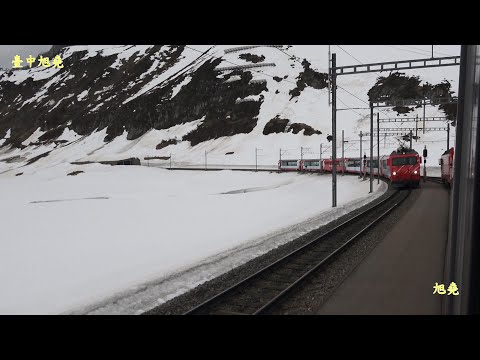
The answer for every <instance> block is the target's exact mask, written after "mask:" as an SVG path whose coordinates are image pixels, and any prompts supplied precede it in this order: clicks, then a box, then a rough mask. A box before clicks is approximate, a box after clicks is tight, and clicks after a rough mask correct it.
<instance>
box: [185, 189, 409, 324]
mask: <svg viewBox="0 0 480 360" xmlns="http://www.w3.org/2000/svg"><path fill="white" fill-rule="evenodd" d="M409 194H410V190H408V191H399V190H397V191H395V192H393V193H392V194H391V195H390V196H389V197H387V198H386V199H384V200H383V201H381V202H379V203H378V204H376V205H374V206H373V207H371V208H369V209H367V210H365V211H363V212H361V213H359V214H358V215H356V216H354V217H353V218H351V219H349V220H347V221H345V222H343V223H342V224H340V225H338V226H336V227H335V228H333V229H331V230H329V231H327V232H326V233H324V234H323V235H321V236H320V237H318V238H316V239H315V240H313V241H311V242H309V243H307V244H305V245H304V246H302V247H300V248H299V249H297V250H295V251H293V252H291V253H289V254H287V255H286V256H284V257H282V258H281V259H279V260H277V261H275V262H274V263H272V264H270V265H268V266H266V267H264V268H263V269H261V270H259V271H257V272H256V273H255V274H253V275H251V276H249V277H247V278H246V279H243V280H242V281H240V282H238V283H236V284H234V285H233V286H231V287H229V288H228V289H226V290H224V291H222V292H221V293H219V294H217V295H215V296H214V297H212V298H210V299H208V300H206V301H205V302H203V303H201V304H200V305H197V306H196V307H194V308H192V309H190V310H189V311H187V312H186V313H185V314H184V315H260V314H267V313H268V312H269V311H270V310H271V309H273V308H274V307H275V305H276V304H277V303H279V302H280V301H281V300H283V299H284V298H285V297H286V296H287V295H288V294H289V293H290V292H291V291H292V290H293V289H295V288H296V287H297V286H298V285H299V284H300V283H302V282H303V281H304V280H305V279H306V278H308V277H309V275H310V274H312V273H313V272H314V271H320V270H321V268H322V267H323V266H324V265H326V264H327V263H329V262H330V261H332V260H333V259H334V258H335V257H336V256H338V255H339V254H340V253H341V252H342V250H344V249H345V248H346V247H348V246H349V245H350V244H352V243H353V242H354V241H355V240H356V239H357V238H359V237H360V236H361V235H362V234H364V233H366V232H367V231H369V230H370V229H371V228H372V227H373V226H374V225H375V224H376V223H378V222H379V221H380V220H381V219H383V218H384V217H385V216H386V215H387V214H388V213H390V212H391V211H392V210H393V209H395V208H396V207H397V206H398V205H400V204H401V203H402V202H403V201H404V200H405V199H406V198H407V197H408V195H409Z"/></svg>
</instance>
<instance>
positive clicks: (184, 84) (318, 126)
mask: <svg viewBox="0 0 480 360" xmlns="http://www.w3.org/2000/svg"><path fill="white" fill-rule="evenodd" d="M429 49H430V47H429V46H418V45H416V46H414V47H412V46H403V45H402V46H341V47H338V46H335V45H333V46H332V51H333V52H336V53H337V60H338V61H337V63H338V65H339V66H342V65H351V64H358V63H359V62H360V61H361V62H362V63H368V62H380V61H392V60H398V59H418V58H429V57H430V50H429ZM54 50H55V51H57V50H58V54H59V55H60V56H61V58H62V60H63V64H64V67H63V68H62V69H58V68H53V67H50V68H43V67H32V68H31V69H29V68H24V69H19V70H8V71H7V70H0V173H4V174H7V175H8V174H11V175H12V176H13V175H15V174H16V173H18V172H19V171H17V170H18V169H19V168H21V169H22V170H21V171H22V172H24V173H25V172H26V173H28V172H29V171H35V169H36V168H38V167H45V166H51V165H52V164H55V163H60V162H86V161H108V160H120V159H125V158H131V157H136V158H139V159H140V161H142V162H143V161H144V159H145V157H157V158H159V159H158V160H156V161H157V162H158V163H159V164H160V163H162V162H166V159H169V158H170V156H172V158H173V160H174V161H175V163H176V164H203V163H204V161H205V157H206V156H208V162H209V164H220V165H234V164H236V165H251V164H254V163H255V149H256V148H257V150H259V151H257V153H258V163H259V164H260V165H275V164H276V163H277V161H278V159H279V156H280V152H281V153H282V157H283V158H299V157H300V156H301V154H300V153H301V152H302V156H303V157H304V158H307V157H318V155H319V152H320V145H321V144H322V151H323V153H322V157H329V156H330V155H331V148H330V146H331V142H330V141H329V135H331V108H330V106H329V104H328V89H327V80H328V79H327V75H326V73H327V70H328V55H327V54H328V46H321V45H318V46H317V45H310V46H309V45H302V46H297V45H295V46H291V45H288V46H287V45H283V46H282V45H263V46H259V45H250V46H249V45H150V46H148V45H118V46H113V45H103V46H102V45H94V46H93V45H92V46H66V47H62V46H58V47H57V48H54V49H52V50H51V51H50V52H49V53H48V55H50V56H52V57H53V56H54V55H55V54H53V52H55V51H54ZM436 51H437V55H442V56H443V55H458V54H459V46H443V47H437V49H436ZM458 71H459V69H458V67H457V66H452V67H443V68H433V69H417V70H409V71H405V74H406V75H408V76H413V75H416V76H418V77H419V83H420V85H419V86H424V88H425V85H426V84H427V83H428V84H431V85H433V87H435V85H438V84H441V83H442V82H443V83H445V80H446V81H447V82H448V84H449V85H451V90H452V91H453V92H454V95H455V94H456V92H457V91H456V90H457V86H458V81H457V79H458ZM388 75H389V74H388V73H385V74H358V75H354V76H353V75H350V76H340V77H339V78H338V86H339V88H338V107H339V108H344V109H345V108H353V109H350V110H342V111H339V112H338V115H337V119H338V123H337V136H338V139H339V140H341V132H342V130H344V131H345V140H346V141H348V143H346V144H345V154H346V156H358V155H359V142H358V133H359V132H360V131H361V130H362V131H364V132H366V131H369V130H370V127H369V110H368V109H367V107H368V105H367V102H368V100H369V97H368V92H369V91H370V90H371V89H372V87H373V86H374V85H375V84H376V82H377V78H378V77H379V76H388ZM427 86H428V85H427ZM422 89H423V88H422ZM428 89H430V90H431V89H432V87H431V86H430V87H429V88H428ZM377 95H378V94H377ZM384 95H385V94H384ZM417 114H418V115H419V117H422V116H423V109H422V108H418V109H413V110H412V111H410V112H408V113H406V114H398V113H397V112H395V111H393V110H392V109H390V108H384V109H381V113H380V115H381V118H387V117H388V118H396V117H400V116H407V115H408V117H415V116H416V115H417ZM426 116H445V112H444V111H443V110H441V109H439V108H438V106H437V107H431V106H427V108H426ZM382 126H383V127H390V128H406V127H412V126H413V127H415V123H399V122H396V123H393V122H392V123H384V124H382ZM419 126H421V124H419ZM444 126H446V122H435V123H427V127H444ZM450 135H451V141H450V146H453V145H454V142H453V140H454V135H455V131H454V128H453V127H452V131H451V133H450ZM419 137H420V139H419V141H418V142H415V141H414V148H416V149H417V150H418V151H419V152H420V150H421V149H423V147H424V146H425V145H427V148H428V149H429V150H430V151H429V159H430V160H429V162H430V163H431V165H434V164H436V162H437V160H436V159H437V158H438V157H439V156H440V155H441V153H443V151H444V150H445V149H446V133H445V132H443V131H440V132H426V133H425V134H423V133H421V132H420V133H419ZM397 139H400V140H401V136H385V137H381V142H380V145H381V149H380V150H381V152H382V153H390V152H391V151H392V150H394V149H395V148H396V147H397V146H398V144H399V140H397ZM376 141H377V140H375V144H376ZM337 146H338V148H337V154H339V156H340V154H341V142H340V141H338V142H337ZM363 149H364V151H367V154H368V151H369V142H368V141H367V140H366V139H365V138H364V143H363ZM171 154H172V155H171ZM161 159H163V160H161Z"/></svg>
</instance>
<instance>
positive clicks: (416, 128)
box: [415, 114, 418, 142]
mask: <svg viewBox="0 0 480 360" xmlns="http://www.w3.org/2000/svg"><path fill="white" fill-rule="evenodd" d="M417 141H418V114H417V116H416V117H415V142H417Z"/></svg>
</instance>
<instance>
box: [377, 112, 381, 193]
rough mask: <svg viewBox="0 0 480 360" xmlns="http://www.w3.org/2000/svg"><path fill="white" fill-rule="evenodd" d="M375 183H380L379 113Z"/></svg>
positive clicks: (378, 118)
mask: <svg viewBox="0 0 480 360" xmlns="http://www.w3.org/2000/svg"><path fill="white" fill-rule="evenodd" d="M377 171H378V172H377V178H378V182H377V184H380V113H377Z"/></svg>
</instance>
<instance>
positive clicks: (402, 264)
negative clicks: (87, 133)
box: [317, 181, 449, 315]
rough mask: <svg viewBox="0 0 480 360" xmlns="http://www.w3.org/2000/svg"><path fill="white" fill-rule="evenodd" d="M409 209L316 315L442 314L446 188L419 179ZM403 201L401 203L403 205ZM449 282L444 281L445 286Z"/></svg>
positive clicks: (446, 222)
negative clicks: (439, 287) (440, 287)
mask: <svg viewBox="0 0 480 360" xmlns="http://www.w3.org/2000/svg"><path fill="white" fill-rule="evenodd" d="M414 191H419V193H418V194H417V195H416V199H415V201H414V202H413V204H411V205H410V207H409V208H408V211H406V212H405V213H404V214H402V215H401V216H400V217H399V219H398V221H396V222H395V223H394V225H393V227H392V228H391V229H390V231H388V232H386V233H385V234H384V237H383V239H382V240H381V241H380V243H379V244H378V245H377V246H376V247H375V248H374V249H373V250H372V252H371V253H370V254H369V255H368V256H367V257H366V258H365V259H364V260H363V261H362V262H361V263H360V264H359V265H358V266H357V267H356V268H355V269H354V270H353V271H352V272H351V273H350V274H349V276H348V277H347V278H346V279H345V280H344V281H343V282H342V283H341V284H340V285H339V286H338V287H337V288H336V289H335V290H334V292H333V294H332V295H331V296H330V297H329V298H328V299H327V300H326V301H325V302H324V303H323V305H322V306H321V307H320V308H319V309H318V311H317V314H318V315H324V314H325V315H326V314H332V315H440V314H441V311H442V298H443V297H445V296H447V295H438V294H435V295H434V294H433V291H434V285H435V283H436V282H437V283H439V284H443V283H444V264H445V248H446V244H447V236H448V213H449V193H448V190H447V189H446V188H445V187H444V186H443V185H441V184H436V183H432V182H428V181H427V182H426V183H423V182H422V183H421V189H417V190H414ZM401 206H403V204H402V205H401ZM447 287H448V284H445V289H446V288H447Z"/></svg>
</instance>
